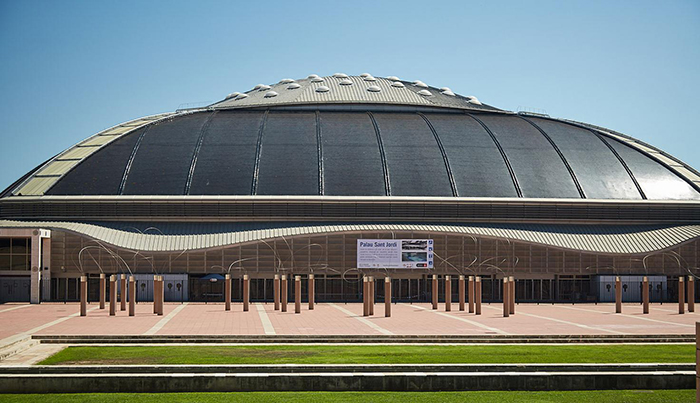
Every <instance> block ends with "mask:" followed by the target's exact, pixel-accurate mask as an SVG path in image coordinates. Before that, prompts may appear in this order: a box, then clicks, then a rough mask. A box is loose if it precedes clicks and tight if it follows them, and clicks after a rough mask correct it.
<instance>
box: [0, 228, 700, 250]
mask: <svg viewBox="0 0 700 403" xmlns="http://www.w3.org/2000/svg"><path fill="white" fill-rule="evenodd" d="M37 227H39V228H49V229H56V230H65V231H69V232H73V233H77V234H81V235H85V236H88V237H91V238H93V239H96V240H98V241H102V242H105V243H107V244H110V245H113V246H115V247H118V248H122V249H129V250H139V251H146V252H181V251H188V250H201V249H212V248H219V247H224V246H234V245H238V244H244V243H250V242H258V241H265V240H270V239H275V238H281V237H290V236H304V235H325V234H337V233H357V232H376V231H416V232H439V233H444V234H456V235H472V236H485V237H491V238H500V239H510V240H513V241H522V242H528V243H532V244H540V245H544V246H553V247H559V248H563V249H570V250H577V251H584V252H591V253H607V254H642V253H653V252H658V251H662V250H665V249H668V248H671V247H674V246H676V245H679V244H681V243H684V242H687V241H690V240H693V239H695V238H698V237H700V225H683V226H661V227H648V226H647V227H637V228H639V229H638V230H630V228H635V227H630V226H627V227H624V226H619V227H610V226H590V225H580V226H576V225H570V226H565V227H556V226H552V227H550V228H551V230H550V231H544V230H542V226H534V225H533V226H528V225H527V224H522V225H513V226H511V227H503V226H500V227H498V228H494V227H489V226H469V225H431V224H338V225H315V226H294V227H283V226H281V227H279V228H265V229H257V230H243V231H232V232H223V233H216V234H194V235H154V234H143V233H133V232H128V231H122V230H118V229H113V228H109V227H103V226H99V225H95V224H86V223H81V222H52V221H32V222H25V221H9V220H0V228H37ZM584 229H585V231H584ZM615 229H617V231H615ZM557 230H558V232H557ZM564 230H566V231H564ZM596 232H597V233H596Z"/></svg>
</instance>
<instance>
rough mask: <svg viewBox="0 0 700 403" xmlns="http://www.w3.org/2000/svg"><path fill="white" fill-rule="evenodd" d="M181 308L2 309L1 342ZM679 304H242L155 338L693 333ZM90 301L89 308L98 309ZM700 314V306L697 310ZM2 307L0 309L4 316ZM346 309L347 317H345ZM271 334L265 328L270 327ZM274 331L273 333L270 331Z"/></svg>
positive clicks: (140, 330) (188, 313)
mask: <svg viewBox="0 0 700 403" xmlns="http://www.w3.org/2000/svg"><path fill="white" fill-rule="evenodd" d="M180 306H182V305H180V304H169V303H166V304H165V308H164V311H165V312H164V316H156V315H153V313H152V310H153V307H152V305H151V304H147V303H143V304H137V309H136V316H135V317H129V316H128V315H127V313H126V312H125V311H117V316H116V317H110V316H109V311H108V309H105V310H99V309H95V310H92V311H89V313H88V316H87V317H79V316H74V317H70V316H71V315H74V314H75V313H76V312H78V304H75V303H72V304H57V303H44V304H41V305H33V306H29V307H27V308H23V309H12V310H9V311H8V310H7V309H8V308H11V307H14V305H0V337H1V338H3V339H6V338H8V337H12V336H15V335H18V334H23V333H25V332H28V331H30V330H32V329H36V328H37V327H40V326H43V325H45V324H50V323H52V322H54V321H56V320H60V319H63V318H65V320H63V321H62V322H60V323H55V324H52V325H51V326H48V327H45V328H43V329H41V330H39V331H37V334H45V335H50V334H66V335H76V334H86V335H90V334H94V335H105V334H115V335H131V334H134V335H140V334H144V333H146V332H148V331H149V330H150V329H152V328H153V326H154V325H156V324H157V323H159V322H160V321H161V320H162V319H163V318H165V317H167V316H168V314H169V313H170V312H173V310H174V309H175V308H177V307H180ZM677 306H678V305H676V304H664V305H663V306H661V305H659V304H654V305H652V307H651V314H649V315H642V314H641V311H642V308H641V306H640V305H639V304H632V303H630V304H624V306H623V314H621V315H618V314H615V313H614V310H615V305H614V304H610V303H605V304H598V305H594V304H576V305H571V304H556V305H552V304H540V305H537V304H518V305H517V306H516V315H514V316H511V317H509V318H504V317H503V316H502V304H500V303H492V304H483V305H482V307H483V308H482V313H483V314H482V315H480V316H476V315H474V314H469V313H467V312H460V311H459V310H458V309H459V305H458V304H456V303H455V304H453V306H452V307H453V309H452V311H451V312H445V311H444V304H440V305H439V309H438V310H437V311H433V310H431V309H430V304H427V303H415V304H406V303H400V304H393V305H392V316H391V317H390V318H386V317H384V304H383V303H378V304H376V305H375V308H374V311H375V315H374V316H371V317H366V318H363V317H362V305H361V304H359V303H351V304H342V303H338V304H335V306H334V305H333V304H329V303H320V304H317V305H316V309H314V310H313V311H309V310H308V305H307V304H303V305H302V312H301V314H295V313H294V305H293V304H290V305H289V309H288V312H285V313H282V312H280V311H275V310H274V305H273V304H272V303H262V304H255V303H253V304H251V306H250V311H249V312H243V309H242V304H240V303H234V304H232V310H231V311H229V312H226V311H225V310H224V305H223V304H198V303H190V304H187V305H185V306H184V307H182V308H181V310H180V311H179V312H177V313H176V314H175V315H174V316H173V317H172V318H171V319H170V320H169V321H168V322H167V323H165V324H164V326H163V327H162V328H160V329H158V330H157V332H156V334H163V335H227V334H230V335H255V334H260V335H262V334H265V328H264V325H263V322H262V320H261V312H260V311H259V308H261V309H263V310H264V312H265V314H266V315H267V317H268V319H269V321H270V324H271V325H272V328H273V331H274V334H278V335H305V334H311V335H353V334H355V335H376V334H399V335H400V334H407V335H430V334H459V335H479V334H481V335H489V334H546V335H554V334H563V335H579V334H581V335H583V334H610V335H612V334H693V333H694V326H695V322H696V321H699V320H700V313H686V314H684V315H679V314H678V311H677V309H678V308H677ZM96 307H97V305H96V304H91V305H90V306H89V309H93V308H96ZM698 308H699V310H700V304H699V306H698ZM3 310H4V312H3ZM348 312H350V313H352V314H348ZM268 333H270V327H269V326H268ZM270 334H271V333H270Z"/></svg>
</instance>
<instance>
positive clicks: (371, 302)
mask: <svg viewBox="0 0 700 403" xmlns="http://www.w3.org/2000/svg"><path fill="white" fill-rule="evenodd" d="M368 297H369V315H370V316H372V315H374V276H369V295H368Z"/></svg>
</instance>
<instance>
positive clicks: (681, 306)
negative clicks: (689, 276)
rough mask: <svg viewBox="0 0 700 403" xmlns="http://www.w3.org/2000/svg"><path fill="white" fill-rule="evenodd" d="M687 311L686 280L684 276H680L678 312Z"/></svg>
mask: <svg viewBox="0 0 700 403" xmlns="http://www.w3.org/2000/svg"><path fill="white" fill-rule="evenodd" d="M684 313H685V281H683V276H680V277H678V314H679V315H683V314H684Z"/></svg>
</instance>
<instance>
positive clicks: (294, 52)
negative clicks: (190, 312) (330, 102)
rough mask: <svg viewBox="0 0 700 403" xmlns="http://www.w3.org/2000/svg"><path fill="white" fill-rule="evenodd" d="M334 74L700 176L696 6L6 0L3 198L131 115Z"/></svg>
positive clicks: (1, 95)
mask: <svg viewBox="0 0 700 403" xmlns="http://www.w3.org/2000/svg"><path fill="white" fill-rule="evenodd" d="M335 72H344V73H348V74H360V73H363V72H369V73H371V74H374V75H377V76H388V75H396V76H399V77H401V78H402V79H405V80H417V79H419V80H422V81H424V82H426V83H428V84H430V85H434V86H449V87H451V88H452V90H453V91H455V92H457V93H460V94H462V95H476V96H477V97H478V98H479V99H480V100H481V101H483V102H486V103H489V104H491V105H494V106H497V107H500V108H504V109H509V110H517V109H518V108H519V107H528V108H537V109H544V110H546V111H547V113H549V114H550V115H552V116H556V117H564V118H569V119H575V120H581V121H584V122H588V123H593V124H597V125H601V126H605V127H608V128H611V129H614V130H617V131H621V132H623V133H625V134H629V135H631V136H634V137H637V138H639V139H642V140H644V141H647V142H649V143H651V144H654V145H656V146H657V147H660V148H661V149H663V150H665V151H668V152H669V153H671V154H673V155H675V156H677V157H678V158H680V159H682V160H684V161H686V162H687V163H689V164H690V165H692V166H694V167H695V168H700V156H699V155H698V150H700V136H698V134H700V133H699V130H698V118H699V117H698V115H699V114H700V98H699V97H700V1H697V0H687V1H638V0H635V1H591V0H586V1H573V0H566V1H512V2H505V1H504V2H475V1H463V0H462V1H453V2H448V1H424V0H423V1H405V0H404V1H396V2H389V1H347V2H323V1H310V2H301V1H279V2H273V1H162V2H161V1H68V0H62V1H31V0H15V1H6V0H0V136H1V141H2V142H1V144H2V146H1V147H0V157H1V158H2V165H1V167H2V169H0V188H5V187H6V186H8V185H9V184H10V183H12V182H13V181H15V180H16V179H17V178H19V177H20V176H21V175H23V174H24V173H26V172H27V171H28V170H30V169H32V168H33V167H34V166H36V165H38V164H39V163H41V162H42V161H44V160H46V159H47V158H49V157H51V156H53V155H54V154H56V153H57V152H59V151H61V150H63V149H65V148H67V147H69V146H71V145H72V144H74V143H76V142H78V141H80V140H81V139H84V138H86V137H88V136H90V135H92V134H94V133H95V132H97V131H99V130H102V129H104V128H106V127H109V126H112V125H114V124H117V123H120V122H123V121H125V120H129V119H133V118H136V117H139V116H144V115H150V114H154V113H158V112H164V111H172V110H174V109H176V108H178V106H180V105H181V104H185V103H195V102H213V101H216V100H219V99H222V98H223V97H224V96H225V95H226V94H228V93H230V92H233V91H244V90H248V89H250V88H252V87H253V86H254V85H255V84H257V83H273V82H277V81H278V80H280V79H282V78H286V77H291V78H301V77H306V76H307V75H308V74H311V73H316V74H320V75H328V74H333V73H335Z"/></svg>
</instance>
